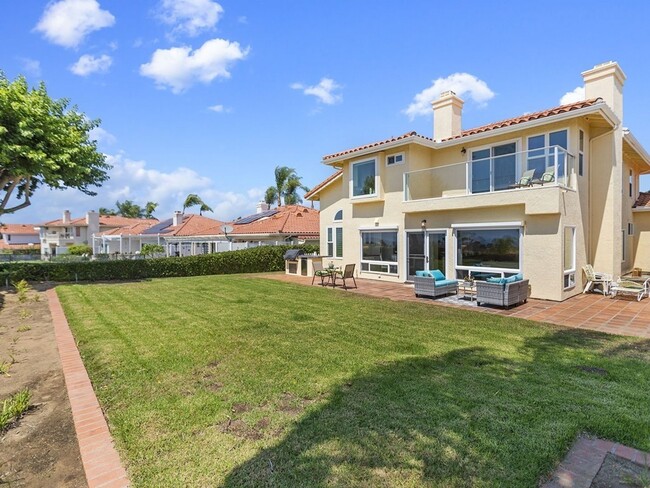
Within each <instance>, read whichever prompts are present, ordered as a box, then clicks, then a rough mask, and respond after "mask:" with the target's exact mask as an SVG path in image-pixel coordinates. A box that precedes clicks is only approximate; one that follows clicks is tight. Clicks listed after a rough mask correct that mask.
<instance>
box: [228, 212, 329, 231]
mask: <svg viewBox="0 0 650 488" xmlns="http://www.w3.org/2000/svg"><path fill="white" fill-rule="evenodd" d="M273 210H277V211H278V213H276V214H274V215H271V216H270V217H266V218H261V219H259V220H255V221H254V222H251V223H249V224H237V221H234V222H232V224H233V227H234V229H233V231H232V232H231V234H232V235H250V234H284V235H295V236H298V237H315V236H318V235H319V233H320V218H319V212H318V210H316V209H314V208H307V207H304V206H302V205H283V206H282V207H278V208H276V209H273Z"/></svg>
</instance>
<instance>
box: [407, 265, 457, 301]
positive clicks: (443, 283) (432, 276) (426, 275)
mask: <svg viewBox="0 0 650 488" xmlns="http://www.w3.org/2000/svg"><path fill="white" fill-rule="evenodd" d="M413 284H414V285H415V296H416V297H432V298H435V297H440V296H443V295H449V294H455V293H458V281H457V280H448V279H446V278H445V275H443V274H442V272H441V271H440V270H438V269H436V270H433V271H416V273H415V277H414V278H413Z"/></svg>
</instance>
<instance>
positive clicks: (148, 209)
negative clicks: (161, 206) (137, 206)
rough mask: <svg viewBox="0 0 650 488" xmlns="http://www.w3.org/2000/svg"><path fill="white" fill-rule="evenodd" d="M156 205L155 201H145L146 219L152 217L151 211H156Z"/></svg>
mask: <svg viewBox="0 0 650 488" xmlns="http://www.w3.org/2000/svg"><path fill="white" fill-rule="evenodd" d="M157 207H158V204H157V203H155V202H147V204H146V205H145V206H144V217H145V218H146V219H151V218H153V213H154V212H155V211H156V208H157Z"/></svg>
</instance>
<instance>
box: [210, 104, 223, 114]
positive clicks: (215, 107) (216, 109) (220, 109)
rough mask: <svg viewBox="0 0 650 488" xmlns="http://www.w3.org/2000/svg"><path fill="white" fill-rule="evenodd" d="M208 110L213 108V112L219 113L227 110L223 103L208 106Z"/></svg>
mask: <svg viewBox="0 0 650 488" xmlns="http://www.w3.org/2000/svg"><path fill="white" fill-rule="evenodd" d="M208 110H212V111H213V112H217V113H218V114H221V113H224V112H227V110H226V109H225V107H224V106H223V105H221V104H218V105H212V106H211V107H208Z"/></svg>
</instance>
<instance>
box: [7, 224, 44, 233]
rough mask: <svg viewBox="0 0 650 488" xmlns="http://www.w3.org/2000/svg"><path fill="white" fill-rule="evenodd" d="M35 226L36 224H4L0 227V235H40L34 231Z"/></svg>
mask: <svg viewBox="0 0 650 488" xmlns="http://www.w3.org/2000/svg"><path fill="white" fill-rule="evenodd" d="M35 225H36V224H4V225H2V226H0V233H2V234H29V235H38V231H37V230H36V229H34V226H35Z"/></svg>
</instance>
